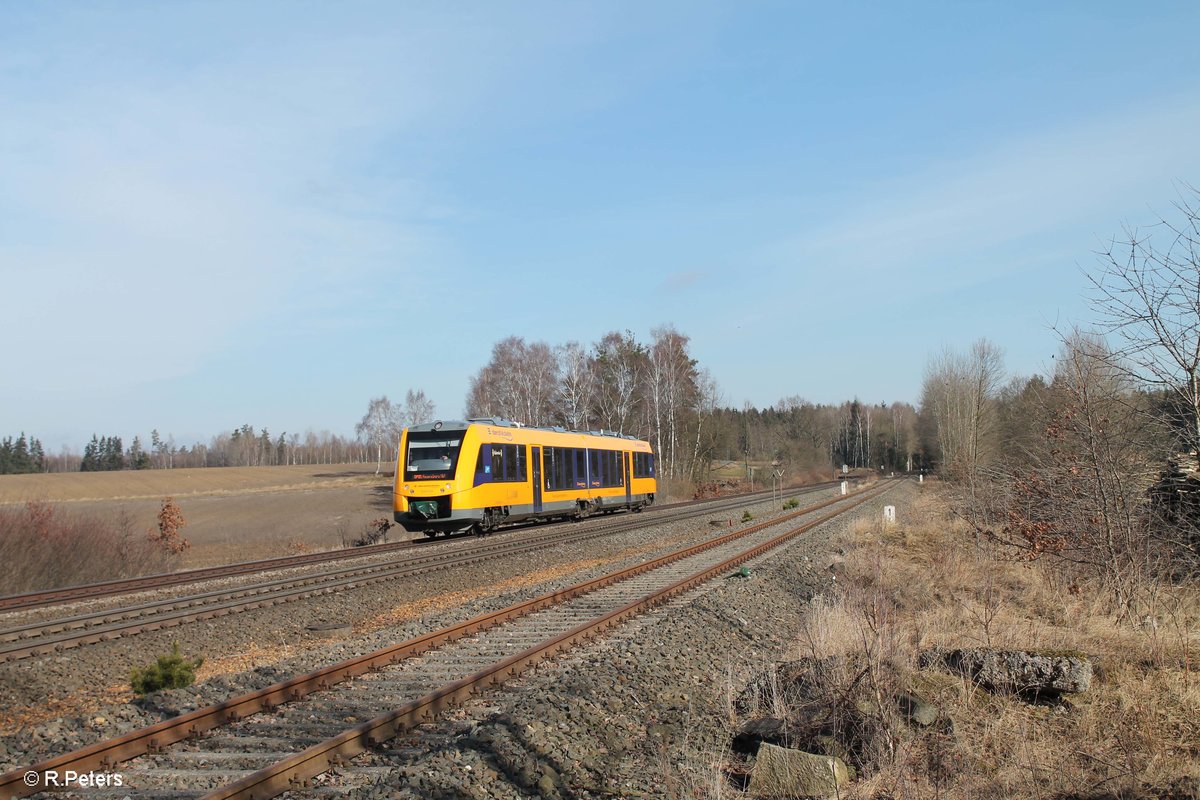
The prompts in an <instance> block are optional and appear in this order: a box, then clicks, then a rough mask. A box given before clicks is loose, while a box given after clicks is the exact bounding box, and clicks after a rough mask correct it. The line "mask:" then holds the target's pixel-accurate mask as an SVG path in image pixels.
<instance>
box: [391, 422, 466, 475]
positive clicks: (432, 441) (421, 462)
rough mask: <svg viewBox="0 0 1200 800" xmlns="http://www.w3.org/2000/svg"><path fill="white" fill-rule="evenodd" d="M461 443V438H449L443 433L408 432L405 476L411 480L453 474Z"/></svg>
mask: <svg viewBox="0 0 1200 800" xmlns="http://www.w3.org/2000/svg"><path fill="white" fill-rule="evenodd" d="M461 445H462V439H451V438H448V437H447V436H446V435H445V434H444V433H434V434H432V435H430V434H419V433H410V434H409V437H408V453H407V461H405V464H406V465H407V466H406V467H405V469H404V474H405V476H406V477H407V478H408V480H413V481H422V480H442V479H445V478H449V477H451V476H452V475H454V467H455V465H457V464H458V451H459V447H460V446H461Z"/></svg>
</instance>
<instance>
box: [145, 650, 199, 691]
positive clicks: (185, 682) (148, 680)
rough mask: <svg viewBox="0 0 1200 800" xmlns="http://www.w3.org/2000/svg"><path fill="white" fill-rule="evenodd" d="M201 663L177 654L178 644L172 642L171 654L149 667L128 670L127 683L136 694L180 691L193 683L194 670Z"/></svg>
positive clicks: (194, 678) (160, 658)
mask: <svg viewBox="0 0 1200 800" xmlns="http://www.w3.org/2000/svg"><path fill="white" fill-rule="evenodd" d="M203 663H204V659H203V658H195V659H187V658H184V657H183V654H182V653H180V652H179V642H174V643H173V644H172V645H171V652H170V653H168V654H167V655H165V656H159V657H158V660H157V661H155V662H154V663H153V664H151V665H150V666H148V667H144V668H142V669H137V668H134V669H132V670H130V672H129V683H130V685H131V686H132V687H133V690H134V691H135V692H137V693H138V694H150V693H151V692H157V691H161V690H163V689H182V688H183V687H185V686H191V685H192V684H193V683H194V682H195V680H196V670H197V669H199V668H200V665H201V664H203Z"/></svg>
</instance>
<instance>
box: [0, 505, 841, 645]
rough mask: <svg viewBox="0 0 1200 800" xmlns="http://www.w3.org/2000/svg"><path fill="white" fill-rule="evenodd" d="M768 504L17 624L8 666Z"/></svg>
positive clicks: (7, 635)
mask: <svg viewBox="0 0 1200 800" xmlns="http://www.w3.org/2000/svg"><path fill="white" fill-rule="evenodd" d="M821 488H824V487H822V486H818V487H805V488H803V489H798V490H795V491H794V492H792V495H798V494H807V493H810V492H813V491H819V490H820V489H821ZM761 501H762V497H761V495H751V496H747V495H741V496H738V497H736V498H731V499H730V498H726V499H722V500H719V501H716V502H712V501H709V502H707V503H704V504H696V503H688V504H681V505H677V506H674V507H672V508H671V509H668V510H665V511H663V512H660V513H658V514H655V515H654V517H653V520H652V521H649V522H648V521H646V520H645V519H643V518H641V517H640V516H632V517H631V516H623V517H618V518H615V519H605V520H595V521H591V522H585V523H582V524H581V525H569V526H566V527H565V528H564V527H563V526H556V527H554V528H549V529H545V530H542V529H539V530H538V532H536V533H526V534H522V535H521V536H519V537H487V538H484V539H478V540H476V541H473V542H470V543H463V544H462V545H461V546H457V547H454V548H452V549H444V548H443V549H440V550H438V551H435V552H430V551H428V550H424V549H421V550H417V551H411V552H401V553H398V558H399V560H392V561H387V562H383V563H370V564H365V565H356V566H352V567H340V568H335V569H332V570H325V571H322V572H318V573H314V574H309V575H303V576H296V577H289V578H278V579H275V580H270V581H264V582H258V583H253V584H249V585H245V586H240V587H235V588H226V589H218V590H213V591H208V592H200V593H197V594H192V595H187V596H183V597H171V598H166V599H160V600H153V601H149V602H144V603H139V604H136V605H130V606H124V607H119V608H109V609H103V610H95V611H88V612H85V613H81V614H75V615H72V616H68V617H61V618H55V619H50V620H38V621H33V622H26V623H21V624H16V625H11V626H9V627H6V628H3V629H0V663H6V662H11V661H17V660H21V659H25V658H36V657H39V656H46V655H53V654H56V653H60V652H62V651H64V650H68V649H71V648H75V647H81V646H85V645H89V644H95V643H98V642H105V641H110V640H113V639H120V638H125V637H129V636H135V635H138V634H140V633H146V632H150V631H157V630H162V629H165V628H171V627H176V626H179V625H185V624H188V623H191V622H197V621H200V620H205V619H213V618H216V617H221V616H226V615H229V614H235V613H239V612H242V611H249V610H253V609H257V608H267V607H270V606H275V605H280V604H283V603H289V602H295V601H297V600H303V599H307V598H311V597H316V596H320V595H326V594H332V593H334V592H341V591H346V590H348V589H353V588H356V587H359V586H363V585H366V584H370V583H376V582H380V581H390V580H397V579H401V578H411V577H413V576H415V575H419V574H424V573H428V572H433V571H436V570H444V569H451V568H454V567H461V566H465V565H468V564H474V563H478V562H481V561H484V560H487V559H491V558H497V557H500V556H508V555H513V554H517V553H523V552H530V551H535V550H538V549H541V548H544V547H546V546H548V545H550V544H561V543H572V542H579V541H586V540H588V539H593V538H598V537H602V536H611V535H615V534H618V533H624V532H628V531H630V530H635V529H637V528H640V527H643V526H645V525H647V524H658V523H661V522H666V521H677V520H682V519H688V518H691V517H696V516H705V515H709V514H714V513H722V512H726V511H730V510H735V509H739V508H742V507H743V506H746V505H750V504H752V503H755V502H761ZM239 566H240V565H239Z"/></svg>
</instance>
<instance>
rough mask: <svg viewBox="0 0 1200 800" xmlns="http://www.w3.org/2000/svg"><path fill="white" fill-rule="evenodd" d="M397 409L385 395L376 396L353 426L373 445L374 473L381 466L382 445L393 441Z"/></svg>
mask: <svg viewBox="0 0 1200 800" xmlns="http://www.w3.org/2000/svg"><path fill="white" fill-rule="evenodd" d="M396 426H397V410H396V409H395V408H394V407H393V406H392V401H390V400H388V399H387V395H384V396H383V397H376V398H373V399H372V400H371V402H370V403H368V404H367V413H366V414H364V415H363V418H362V420H361V421H360V422H359V423H358V424H357V425H355V426H354V431H355V433H357V434H358V436H359V438H360V439H362V440H363V441H364V442H366V443H368V444H373V445H375V474H376V475H378V474H379V471H380V470H381V469H382V468H383V446H384V445H385V444H387V443H389V442H393V441H395V439H394V438H393V437H394V436H395V431H396Z"/></svg>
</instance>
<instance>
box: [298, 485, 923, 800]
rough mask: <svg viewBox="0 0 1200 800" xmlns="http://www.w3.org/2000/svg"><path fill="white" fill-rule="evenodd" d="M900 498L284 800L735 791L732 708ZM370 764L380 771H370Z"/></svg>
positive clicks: (791, 650) (901, 503) (792, 643)
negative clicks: (851, 548) (856, 541)
mask: <svg viewBox="0 0 1200 800" xmlns="http://www.w3.org/2000/svg"><path fill="white" fill-rule="evenodd" d="M914 496H915V493H914V490H913V488H912V487H911V486H909V485H902V486H900V487H897V488H896V489H893V490H892V491H890V492H888V493H887V494H886V495H885V496H883V497H881V498H877V499H875V500H873V501H871V502H869V503H867V504H866V505H864V506H862V507H860V508H859V509H857V510H856V511H855V512H852V513H851V514H850V515H848V516H847V517H846V518H842V519H838V520H834V521H832V522H830V523H827V524H825V525H823V526H821V527H820V528H818V529H816V530H814V531H811V532H809V533H808V534H806V535H805V536H803V537H801V538H800V539H798V540H796V541H794V542H793V543H791V544H789V545H787V546H786V547H785V548H783V549H782V550H779V551H776V552H774V553H772V554H768V555H766V556H763V557H761V558H759V559H757V560H756V561H755V562H751V564H750V569H751V572H750V576H749V577H748V578H741V577H733V576H731V577H728V578H726V579H723V580H715V581H711V582H709V583H708V584H706V585H705V586H703V587H700V588H698V589H696V590H694V591H693V592H691V593H689V594H688V595H686V596H684V597H681V598H678V599H676V600H675V601H673V602H671V603H670V604H668V605H666V606H664V607H662V608H660V609H658V610H656V611H654V612H653V613H651V614H648V615H645V616H643V617H641V618H639V619H638V620H636V621H635V622H634V623H632V624H630V625H627V626H624V627H622V628H621V629H620V630H618V631H616V632H614V633H613V634H611V635H608V636H605V637H604V638H603V639H602V640H599V641H597V642H594V643H592V644H590V645H588V646H585V647H583V648H581V649H579V650H577V651H574V652H573V653H571V654H570V655H568V656H566V657H564V658H561V659H558V660H556V661H555V662H554V663H552V664H549V665H545V666H541V667H539V668H538V669H537V670H536V672H534V673H532V674H527V675H526V676H523V677H522V679H520V680H519V681H517V682H513V683H510V684H508V685H506V687H505V688H504V690H503V691H500V692H496V693H494V694H491V695H489V696H487V697H485V698H482V699H481V700H478V701H475V702H472V703H469V704H467V705H466V706H464V707H462V708H459V709H457V710H456V711H454V712H453V713H451V714H449V715H447V716H446V717H445V718H443V719H442V720H441V721H439V722H437V723H435V724H432V725H426V726H422V727H421V728H419V729H417V730H416V731H414V732H413V733H411V734H409V735H407V736H405V737H403V738H399V739H397V740H394V741H393V742H391V743H389V744H388V746H387V748H386V749H385V750H381V751H378V752H375V753H372V754H370V755H368V756H366V757H364V758H361V759H359V760H356V761H355V762H354V764H353V765H352V766H351V767H349V768H346V769H344V770H342V771H341V774H338V775H332V776H329V775H327V776H322V778H321V779H320V780H319V781H318V782H317V783H318V786H317V787H316V788H315V789H314V790H310V791H306V792H297V793H289V794H288V795H286V796H287V797H297V798H299V797H314V796H327V795H331V794H332V795H338V796H341V795H343V793H344V795H345V796H350V797H356V798H368V799H369V800H384V799H385V798H386V800H415V799H416V798H422V799H423V800H429V799H433V800H437V799H440V798H455V799H458V798H480V799H481V800H482V798H531V797H532V798H546V800H558V799H559V798H611V797H620V798H637V797H655V798H657V797H697V796H713V797H717V796H729V795H736V794H737V792H736V791H735V790H734V787H733V785H732V784H731V783H730V782H729V780H728V779H727V777H726V776H724V775H723V773H722V765H723V764H724V762H725V758H726V756H727V755H728V749H727V748H728V743H729V741H730V737H731V727H730V723H731V721H732V703H733V699H734V698H735V697H736V696H737V695H738V693H739V692H740V691H741V689H742V688H743V687H744V686H745V684H746V683H747V682H748V681H749V680H750V679H751V678H752V677H754V676H755V675H757V674H759V673H761V672H762V671H763V670H764V669H765V668H768V667H769V666H770V665H772V664H773V663H775V662H776V661H780V660H786V659H790V658H795V657H796V656H797V647H798V645H797V643H798V641H799V636H800V632H801V629H802V623H803V616H804V614H805V607H806V605H807V604H808V602H809V601H810V600H811V599H812V598H813V597H814V596H816V595H818V594H820V593H822V592H824V591H827V590H828V589H829V587H830V586H831V585H832V583H833V581H834V576H833V570H834V569H835V566H836V563H837V562H838V561H839V560H840V557H841V556H842V555H844V551H841V550H838V549H836V548H837V545H835V544H834V542H835V541H836V540H837V538H838V536H839V535H840V534H842V533H843V532H845V531H846V530H847V529H848V527H849V526H850V525H851V524H852V523H853V521H854V520H855V519H858V518H864V519H868V520H877V519H879V518H880V517H881V515H882V507H883V506H884V505H896V506H897V507H898V510H899V513H900V514H902V515H903V514H904V507H905V506H906V505H907V504H908V503H909V502H911V500H912V499H913V497H914ZM360 766H362V767H367V768H369V769H367V770H365V771H364V772H363V773H361V774H360V773H358V772H356V770H357V769H358V768H359V767H360ZM380 767H390V771H388V772H386V773H383V774H382V776H381V775H380V774H379V773H378V770H379V768H380ZM365 782H369V785H362V784H363V783H365Z"/></svg>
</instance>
